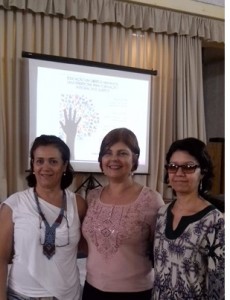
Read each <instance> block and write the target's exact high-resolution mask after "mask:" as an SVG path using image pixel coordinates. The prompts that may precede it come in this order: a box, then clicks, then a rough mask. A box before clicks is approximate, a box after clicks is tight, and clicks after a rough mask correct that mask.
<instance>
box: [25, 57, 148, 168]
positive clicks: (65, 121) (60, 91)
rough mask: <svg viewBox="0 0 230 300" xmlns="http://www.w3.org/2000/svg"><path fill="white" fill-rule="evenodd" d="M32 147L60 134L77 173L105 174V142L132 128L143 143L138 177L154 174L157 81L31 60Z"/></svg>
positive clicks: (93, 68) (119, 72) (125, 74)
mask: <svg viewBox="0 0 230 300" xmlns="http://www.w3.org/2000/svg"><path fill="white" fill-rule="evenodd" d="M27 63H28V71H29V73H28V74H29V112H30V114H29V117H30V124H29V130H30V145H31V143H32V141H33V140H34V139H35V137H36V136H39V135H41V134H54V135H57V136H59V137H60V138H62V139H63V140H64V141H65V142H66V143H67V145H68V146H69V148H70V151H71V164H72V166H73V167H74V169H75V170H76V171H80V172H101V170H100V167H99V164H98V153H99V150H100V144H101V141H102V139H103V137H104V136H105V135H106V134H107V133H108V132H109V131H110V130H112V129H114V128H118V127H126V128H128V129H130V130H132V131H133V132H134V133H135V135H136V136H137V138H138V142H139V145H140V149H141V153H140V158H139V166H138V169H137V173H147V172H148V151H149V115H150V114H149V109H150V87H151V84H150V82H151V76H150V75H149V74H144V73H135V72H130V71H129V72H128V71H127V72H126V71H122V70H114V69H108V68H102V67H101V68H100V67H98V68H97V67H92V66H85V65H77V64H76V65H73V64H65V63H61V62H52V61H42V60H39V59H38V60H36V59H31V58H29V59H28V61H27Z"/></svg>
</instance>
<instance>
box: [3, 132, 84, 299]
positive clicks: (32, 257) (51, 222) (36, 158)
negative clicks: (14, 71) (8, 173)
mask: <svg viewBox="0 0 230 300" xmlns="http://www.w3.org/2000/svg"><path fill="white" fill-rule="evenodd" d="M30 159H31V161H30V166H31V168H30V171H29V175H28V176H27V178H26V179H27V182H28V186H29V188H28V189H26V190H24V191H22V192H17V193H15V194H13V195H11V196H10V197H9V198H8V199H6V200H5V202H3V204H2V205H1V209H0V224H1V226H0V299H1V300H6V299H8V300H14V299H17V300H26V299H30V300H32V299H58V300H79V299H80V278H79V271H78V267H77V251H78V243H79V240H80V238H81V221H82V220H83V217H84V215H85V212H86V204H85V201H84V199H83V198H81V196H79V195H76V194H74V193H73V192H71V191H70V190H69V189H68V187H69V186H70V184H71V183H72V180H73V169H72V166H71V165H70V150H69V148H68V146H67V145H66V144H65V143H64V142H63V141H62V140H61V139H60V138H58V137H56V136H53V135H41V136H39V137H37V138H36V139H35V140H34V143H33V145H32V148H31V150H30ZM12 250H13V257H12V265H11V268H10V272H9V276H8V278H7V266H8V262H9V260H10V256H11V253H12ZM7 279H8V284H7ZM7 285H8V287H7Z"/></svg>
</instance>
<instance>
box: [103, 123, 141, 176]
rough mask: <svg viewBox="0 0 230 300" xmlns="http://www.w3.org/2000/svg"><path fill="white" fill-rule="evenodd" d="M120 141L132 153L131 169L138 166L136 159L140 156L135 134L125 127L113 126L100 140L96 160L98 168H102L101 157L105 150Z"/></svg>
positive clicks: (133, 169)
mask: <svg viewBox="0 0 230 300" xmlns="http://www.w3.org/2000/svg"><path fill="white" fill-rule="evenodd" d="M118 142H122V143H124V144H125V145H126V146H127V147H128V148H129V149H130V150H131V151H132V152H133V153H134V158H133V168H132V171H135V170H136V169H137V167H138V159H139V156H140V148H139V145H138V140H137V137H136V135H135V134H134V133H133V132H132V131H131V130H130V129H127V128H124V127H122V128H115V129H113V130H111V131H109V132H108V133H107V134H106V136H105V137H104V138H103V140H102V142H101V147H100V152H99V156H98V161H99V163H100V168H101V170H102V157H103V156H104V154H105V153H106V151H107V150H108V149H109V148H110V147H111V146H112V145H114V144H115V143H118Z"/></svg>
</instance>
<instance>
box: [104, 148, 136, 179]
mask: <svg viewBox="0 0 230 300" xmlns="http://www.w3.org/2000/svg"><path fill="white" fill-rule="evenodd" d="M133 155H134V154H133V153H132V151H131V150H130V149H129V147H128V146H127V145H126V144H125V143H123V142H118V143H115V144H113V145H112V146H111V147H110V148H108V149H107V151H105V154H104V155H103V156H102V169H103V172H104V174H105V175H106V176H108V177H111V178H112V177H113V178H114V177H116V178H124V177H127V176H129V175H130V174H131V171H132V168H133V164H134V159H133V158H134V157H133Z"/></svg>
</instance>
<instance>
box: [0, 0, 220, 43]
mask: <svg viewBox="0 0 230 300" xmlns="http://www.w3.org/2000/svg"><path fill="white" fill-rule="evenodd" d="M0 7H3V8H4V9H17V10H23V11H32V12H33V13H38V14H40V13H42V14H45V15H53V16H61V17H64V18H68V19H69V18H74V19H77V20H87V21H88V22H94V21H95V22H97V23H100V24H104V23H109V24H116V25H118V24H120V25H122V26H123V27H125V28H134V29H141V30H143V31H149V30H150V31H153V32H156V33H167V34H178V35H186V36H190V37H199V38H203V39H205V40H211V41H215V42H220V43H221V42H224V29H225V25H224V21H221V20H215V19H211V18H205V17H199V16H194V15H190V14H186V13H181V12H175V11H170V10H167V9H160V8H155V7H152V6H148V5H141V4H136V3H130V2H124V1H117V0H39V1H38V0H27V1H25V0H0Z"/></svg>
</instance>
